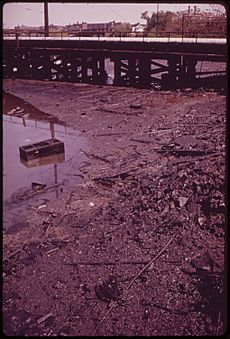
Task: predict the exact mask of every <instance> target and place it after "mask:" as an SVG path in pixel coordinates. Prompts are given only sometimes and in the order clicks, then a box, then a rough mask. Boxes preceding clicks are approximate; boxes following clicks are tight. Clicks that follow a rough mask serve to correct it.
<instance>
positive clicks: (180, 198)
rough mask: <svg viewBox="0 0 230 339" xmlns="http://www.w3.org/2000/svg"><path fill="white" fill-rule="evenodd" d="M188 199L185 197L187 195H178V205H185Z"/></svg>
mask: <svg viewBox="0 0 230 339" xmlns="http://www.w3.org/2000/svg"><path fill="white" fill-rule="evenodd" d="M188 200H189V198H187V197H179V198H178V201H179V206H180V207H183V206H185V205H186V204H187V202H188Z"/></svg>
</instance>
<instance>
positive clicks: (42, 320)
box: [37, 313, 53, 325]
mask: <svg viewBox="0 0 230 339" xmlns="http://www.w3.org/2000/svg"><path fill="white" fill-rule="evenodd" d="M52 315H53V313H48V314H46V315H44V316H43V317H41V318H39V319H38V320H37V323H38V325H39V324H41V323H42V322H44V321H45V320H46V319H48V318H50V317H52Z"/></svg>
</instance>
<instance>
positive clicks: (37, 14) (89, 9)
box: [2, 1, 222, 28]
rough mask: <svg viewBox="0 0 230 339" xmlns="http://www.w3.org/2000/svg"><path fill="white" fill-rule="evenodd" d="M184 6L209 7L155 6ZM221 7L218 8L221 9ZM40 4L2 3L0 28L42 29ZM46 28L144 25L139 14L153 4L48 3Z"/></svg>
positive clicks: (152, 9) (171, 7) (204, 7)
mask: <svg viewBox="0 0 230 339" xmlns="http://www.w3.org/2000/svg"><path fill="white" fill-rule="evenodd" d="M188 5H190V7H191V8H193V7H194V5H196V6H197V7H198V8H200V9H201V10H210V9H212V7H211V6H210V5H209V4H202V3H198V4H196V3H194V4H193V3H190V4H186V3H182V4H175V3H172V2H171V3H168V4H162V3H160V4H158V6H159V11H161V10H163V11H166V10H169V11H180V10H187V9H188ZM221 7H222V6H221ZM43 9H44V4H43V3H42V2H40V3H39V2H38V3H32V2H11V3H5V4H4V6H3V8H2V14H3V27H4V28H13V27H14V26H17V25H26V26H44V15H43ZM48 9H49V24H54V25H67V24H73V23H76V22H77V21H78V22H82V21H84V22H88V23H99V22H110V21H113V20H115V21H116V22H129V23H131V24H134V23H137V22H140V23H146V21H145V20H143V19H141V13H142V12H145V11H148V12H149V13H151V12H156V11H157V4H156V3H154V4H153V3H146V2H143V3H141V1H139V2H138V3H127V4H125V3H116V4H113V3H111V2H108V3H95V2H94V3H92V2H88V3H86V2H83V3H76V2H75V3H68V2H63V3H49V4H48Z"/></svg>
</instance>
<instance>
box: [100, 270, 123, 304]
mask: <svg viewBox="0 0 230 339" xmlns="http://www.w3.org/2000/svg"><path fill="white" fill-rule="evenodd" d="M94 289H95V293H96V296H97V298H98V299H99V300H102V301H107V302H108V301H110V300H117V299H118V296H119V291H118V284H117V279H116V277H114V276H110V277H109V278H108V279H107V280H106V281H104V282H103V283H102V284H98V285H96V286H95V287H94Z"/></svg>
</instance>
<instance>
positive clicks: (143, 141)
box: [130, 138, 156, 144]
mask: <svg viewBox="0 0 230 339" xmlns="http://www.w3.org/2000/svg"><path fill="white" fill-rule="evenodd" d="M130 141H135V142H141V143H143V144H152V143H155V142H156V141H155V140H146V139H136V138H131V139H130Z"/></svg>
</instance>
